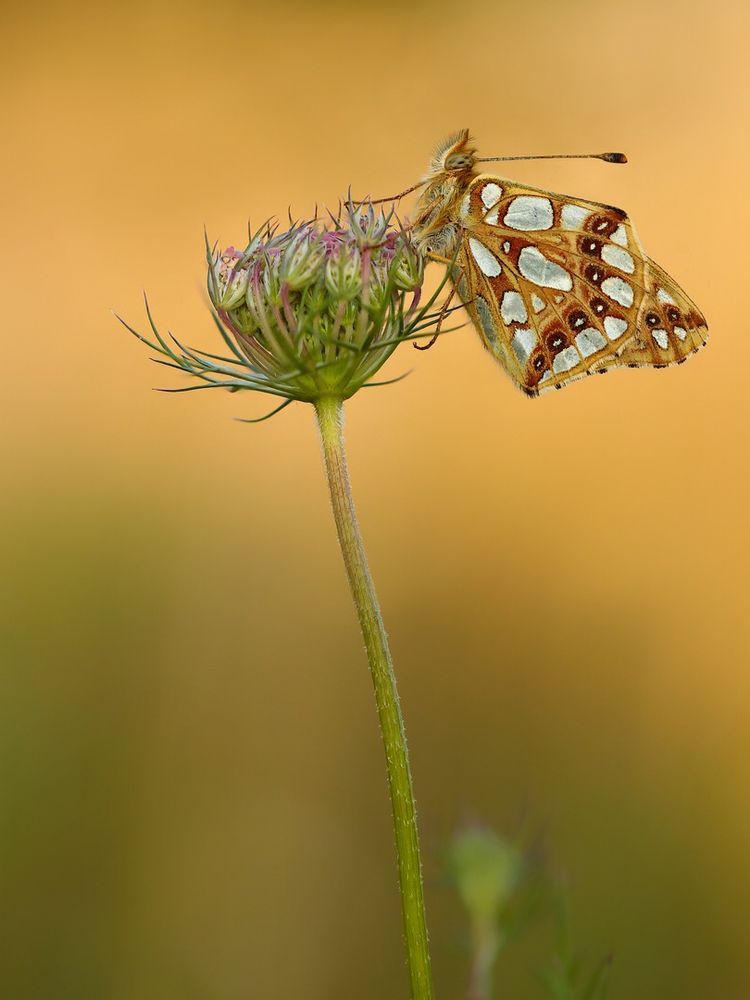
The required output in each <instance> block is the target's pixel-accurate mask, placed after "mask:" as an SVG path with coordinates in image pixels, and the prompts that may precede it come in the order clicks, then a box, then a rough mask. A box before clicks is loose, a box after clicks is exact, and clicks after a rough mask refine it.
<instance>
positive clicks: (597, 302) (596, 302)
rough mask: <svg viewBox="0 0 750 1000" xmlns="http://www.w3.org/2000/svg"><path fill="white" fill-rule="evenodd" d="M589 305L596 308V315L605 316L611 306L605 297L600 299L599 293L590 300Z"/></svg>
mask: <svg viewBox="0 0 750 1000" xmlns="http://www.w3.org/2000/svg"><path fill="white" fill-rule="evenodd" d="M589 305H590V306H591V308H592V309H593V310H594V314H595V315H596V316H603V315H604V313H605V312H606V311H607V309H608V308H609V307H608V306H607V303H606V302H605V301H604V299H600V298H599V297H598V296H597V295H595V296H594V298H593V299H591V300H590V301H589Z"/></svg>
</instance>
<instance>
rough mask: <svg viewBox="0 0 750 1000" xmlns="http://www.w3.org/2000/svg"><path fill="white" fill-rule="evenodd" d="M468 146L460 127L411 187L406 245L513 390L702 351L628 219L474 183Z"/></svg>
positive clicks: (679, 293) (505, 183)
mask: <svg viewBox="0 0 750 1000" xmlns="http://www.w3.org/2000/svg"><path fill="white" fill-rule="evenodd" d="M470 141H471V140H470V137H469V132H468V130H466V129H464V130H463V131H461V132H458V133H456V134H455V135H452V136H450V137H449V138H448V139H446V140H445V141H444V142H443V143H441V144H440V146H439V147H438V148H437V150H436V151H435V154H434V156H433V159H432V162H431V164H430V169H429V172H428V174H427V175H426V177H425V178H424V180H423V181H422V182H421V183H420V184H418V185H415V186H414V188H410V189H409V190H415V189H416V188H419V187H424V190H423V191H422V193H421V194H420V196H419V198H418V201H417V204H416V210H415V216H414V219H413V222H412V235H413V238H414V240H415V243H416V245H417V246H418V248H419V249H420V250H421V251H422V252H423V253H424V254H425V255H426V257H427V258H428V259H432V260H438V261H442V262H443V263H445V264H446V265H447V267H448V272H449V276H450V278H451V281H452V283H453V287H454V291H455V292H458V295H459V298H460V299H461V301H462V302H463V304H464V306H465V308H466V309H467V311H468V313H469V316H470V317H471V319H472V321H473V324H474V326H475V327H476V329H477V331H478V332H479V335H480V336H481V338H482V341H483V342H484V345H485V347H486V348H487V349H488V350H489V352H490V353H491V354H492V355H493V357H494V358H495V359H496V360H497V361H498V362H499V363H500V364H501V365H502V367H503V368H504V369H505V371H506V372H507V373H508V375H509V376H510V377H511V379H512V380H513V382H515V384H516V385H517V386H518V387H519V388H520V389H522V390H523V391H524V392H525V393H526V394H527V395H529V396H538V395H540V394H542V393H544V392H546V391H548V390H550V389H561V388H562V387H563V386H565V385H567V384H568V383H569V382H574V381H576V380H577V379H580V378H582V377H583V376H585V375H591V374H595V373H604V372H606V371H608V370H609V369H610V368H617V367H624V366H627V367H631V368H640V367H653V368H665V367H667V366H669V365H673V364H681V363H682V362H683V361H685V360H686V359H687V357H688V356H689V355H690V354H693V353H694V352H695V351H697V350H699V348H701V347H702V346H703V345H704V344H705V342H706V337H707V327H706V320H705V319H704V317H703V315H702V314H701V312H700V310H699V309H698V308H697V306H696V305H695V304H694V303H693V302H692V301H691V299H689V298H688V296H687V295H686V294H685V292H684V291H683V290H682V289H681V288H680V286H679V285H678V284H677V283H676V282H675V281H674V280H673V279H672V278H670V277H669V275H668V274H667V273H666V272H665V271H663V270H662V269H661V268H660V267H659V266H658V265H657V264H655V263H654V261H652V260H650V259H649V258H648V257H647V256H646V255H645V254H644V252H643V249H642V247H641V244H640V241H639V240H638V237H637V236H636V233H635V230H634V228H633V225H632V223H631V221H630V219H629V218H628V216H627V214H626V213H625V212H623V211H622V210H621V209H619V208H613V207H612V206H611V205H603V204H600V203H598V202H593V201H584V200H583V199H580V198H571V197H568V196H567V195H561V194H555V193H553V192H551V191H545V190H543V189H540V188H533V187H527V186H525V185H522V184H518V183H516V182H515V181H511V180H507V179H506V178H504V177H496V176H494V175H492V174H483V173H477V169H476V164H477V163H478V162H481V159H480V158H478V157H477V156H476V155H475V153H476V151H475V150H474V149H473V148H471V146H470ZM591 155H592V156H594V157H595V158H598V159H605V160H609V161H610V162H624V161H625V157H624V156H623V155H622V154H620V153H601V154H591ZM542 158H545V157H542ZM482 159H493V160H495V159H527V157H487V158H482ZM404 193H406V192H404ZM452 294H453V293H451V295H452Z"/></svg>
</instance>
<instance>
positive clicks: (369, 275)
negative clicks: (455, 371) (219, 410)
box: [125, 202, 440, 419]
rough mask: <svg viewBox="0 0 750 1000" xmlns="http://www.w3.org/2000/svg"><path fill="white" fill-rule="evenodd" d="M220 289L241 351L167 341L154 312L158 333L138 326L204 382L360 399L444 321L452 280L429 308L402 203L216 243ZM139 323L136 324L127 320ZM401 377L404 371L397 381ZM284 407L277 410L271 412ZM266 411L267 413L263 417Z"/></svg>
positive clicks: (217, 316) (362, 207) (211, 257)
mask: <svg viewBox="0 0 750 1000" xmlns="http://www.w3.org/2000/svg"><path fill="white" fill-rule="evenodd" d="M206 252H207V260H208V293H209V296H210V299H211V303H212V306H213V310H212V314H213V319H214V322H215V324H216V326H217V328H218V330H219V333H220V334H221V336H222V338H223V340H224V343H225V345H226V348H227V349H228V351H229V356H223V355H217V354H209V353H207V352H205V351H201V350H197V349H195V348H189V347H186V346H184V345H183V344H181V343H180V342H179V341H178V340H177V339H176V338H175V337H174V336H172V335H171V334H170V335H169V336H168V337H167V338H165V337H164V336H162V335H161V334H160V333H159V331H158V330H157V328H156V326H155V324H154V322H153V318H152V316H151V312H150V310H149V309H148V303H147V307H146V308H147V313H148V318H149V322H150V324H151V329H152V331H153V335H154V339H153V340H151V339H149V338H148V337H144V336H142V335H141V334H139V333H137V332H136V331H135V330H133V329H132V327H130V326H128V329H129V330H130V331H131V333H133V334H135V336H136V337H138V339H139V340H141V341H143V342H144V343H146V344H148V346H149V347H151V348H152V349H153V350H155V351H157V352H158V353H159V354H161V355H162V356H163V357H162V358H160V359H155V360H157V361H159V362H160V363H161V364H165V365H167V366H169V367H173V368H177V369H179V370H181V371H183V372H186V373H187V374H189V375H192V376H194V377H195V378H197V379H198V380H199V381H200V384H199V385H193V386H188V387H186V388H177V389H171V390H167V391H171V392H187V391H191V390H194V389H204V388H205V389H208V388H214V387H223V388H225V389H228V390H230V391H234V392H236V391H238V390H241V389H249V390H253V391H256V392H262V393H268V394H270V395H273V396H278V397H281V399H282V403H281V404H280V406H278V407H277V408H276V409H275V410H273V411H272V412H273V413H276V412H278V411H279V410H280V409H283V407H285V406H287V405H289V403H291V402H292V401H294V400H300V401H303V402H308V403H315V402H317V401H318V400H320V399H322V398H325V397H335V398H338V399H341V400H343V399H348V398H349V397H350V396H352V395H353V394H354V393H355V392H357V391H358V390H359V389H361V388H362V387H366V386H371V385H383V384H386V383H384V382H373V381H372V378H373V376H374V375H375V374H376V373H377V371H378V370H379V369H380V368H381V366H382V365H383V364H384V363H385V361H387V359H388V358H389V357H390V356H391V354H392V353H393V351H394V350H395V349H396V347H398V345H399V344H400V343H402V342H403V341H405V340H411V339H415V338H416V337H418V336H420V334H423V333H424V332H425V331H429V329H430V328H431V327H434V325H435V321H436V319H437V318H438V315H439V314H438V312H435V311H432V310H433V307H434V304H435V300H436V298H437V295H438V294H439V292H440V288H438V290H437V291H436V292H435V294H434V295H433V296H432V297H431V298H430V299H429V301H428V302H427V303H426V304H425V305H420V302H421V297H422V282H423V279H424V260H423V258H422V256H421V255H420V253H419V252H418V251H417V249H416V248H415V247H414V245H413V243H412V241H411V239H410V237H409V234H408V232H407V231H406V230H405V229H404V228H402V227H401V226H400V225H399V224H398V220H397V219H396V218H395V216H394V213H393V211H390V212H388V213H386V212H383V211H381V210H379V209H376V208H375V207H374V206H373V205H372V204H371V203H369V202H364V203H360V204H356V205H355V204H352V203H349V204H347V205H346V207H345V208H344V209H343V210H342V211H340V212H339V215H338V217H331V218H330V221H329V223H328V224H327V225H326V224H323V223H322V222H321V221H320V220H318V219H314V220H312V221H306V222H299V223H292V224H291V226H290V228H289V229H288V230H286V231H279V229H278V228H277V227H275V226H273V225H271V224H269V223H267V224H265V225H264V226H262V227H261V228H260V229H259V230H258V231H257V232H255V233H253V232H250V233H249V242H248V244H247V246H246V247H245V249H244V250H237V249H235V248H234V247H229V248H228V249H226V250H223V251H222V250H219V249H218V247H217V246H216V245H214V246H210V245H209V244H208V242H207V244H206ZM125 325H126V326H127V324H125ZM390 381H394V380H390ZM271 415H272V414H268V416H271ZM261 419H265V418H261Z"/></svg>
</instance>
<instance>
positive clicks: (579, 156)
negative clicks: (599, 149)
mask: <svg viewBox="0 0 750 1000" xmlns="http://www.w3.org/2000/svg"><path fill="white" fill-rule="evenodd" d="M500 160H605V161H606V162H607V163H627V162H628V158H627V156H626V155H625V154H624V153H544V154H542V155H541V156H478V157H477V158H476V160H475V161H474V162H475V163H496V162H498V161H500Z"/></svg>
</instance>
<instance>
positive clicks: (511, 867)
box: [450, 828, 522, 923]
mask: <svg viewBox="0 0 750 1000" xmlns="http://www.w3.org/2000/svg"><path fill="white" fill-rule="evenodd" d="M450 866H451V871H452V874H453V877H454V879H455V882H456V887H457V889H458V893H459V895H460V896H461V899H462V900H463V903H464V906H465V907H466V909H467V910H468V911H469V913H470V915H471V917H472V919H473V920H474V921H476V922H478V923H485V922H489V923H494V921H495V920H497V917H498V914H499V913H500V910H501V909H502V908H503V906H504V905H505V904H506V903H507V902H508V900H509V899H510V897H511V896H512V894H513V892H514V890H515V889H516V886H517V885H518V881H519V878H520V875H521V869H522V857H521V853H520V851H519V849H518V847H517V846H516V845H515V844H513V843H511V842H509V841H507V840H504V839H502V838H500V837H498V835H497V834H496V833H494V832H493V831H492V830H485V829H482V828H473V829H469V830H465V831H464V832H463V833H461V834H459V835H458V836H457V837H456V839H455V840H454V842H453V845H452V850H451V856H450Z"/></svg>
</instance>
